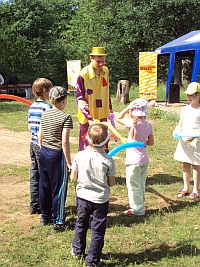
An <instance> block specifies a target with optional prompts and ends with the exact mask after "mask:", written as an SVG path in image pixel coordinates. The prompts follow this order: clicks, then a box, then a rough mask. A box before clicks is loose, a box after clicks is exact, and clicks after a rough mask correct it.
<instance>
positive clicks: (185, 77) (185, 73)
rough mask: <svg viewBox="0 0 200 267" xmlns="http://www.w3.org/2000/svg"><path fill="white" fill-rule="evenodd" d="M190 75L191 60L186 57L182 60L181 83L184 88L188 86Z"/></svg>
mask: <svg viewBox="0 0 200 267" xmlns="http://www.w3.org/2000/svg"><path fill="white" fill-rule="evenodd" d="M191 75H192V60H191V58H187V59H184V60H182V85H183V87H184V88H186V87H187V86H188V84H189V83H190V81H191Z"/></svg>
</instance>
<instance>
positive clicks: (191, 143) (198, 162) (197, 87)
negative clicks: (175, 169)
mask: <svg viewBox="0 0 200 267" xmlns="http://www.w3.org/2000/svg"><path fill="white" fill-rule="evenodd" d="M184 93H186V94H187V100H188V102H189V103H190V105H187V106H185V107H183V108H182V109H181V117H180V120H179V123H178V125H177V126H176V128H175V130H174V134H175V133H176V132H177V131H182V134H186V135H187V134H188V135H189V136H190V134H192V136H194V134H195V133H197V136H199V135H200V84H199V83H196V82H192V83H190V84H189V85H188V87H187V90H186V91H185V92H184ZM174 159H175V160H178V161H182V162H183V184H184V187H183V189H182V190H180V191H178V193H177V197H183V196H187V195H189V196H188V198H189V199H197V198H200V193H199V180H200V179H199V176H200V140H199V139H198V138H196V137H189V138H181V139H180V140H179V142H178V145H177V148H176V151H175V154H174ZM191 168H192V169H193V181H194V185H193V190H192V193H191V194H190V193H189V189H190V173H191Z"/></svg>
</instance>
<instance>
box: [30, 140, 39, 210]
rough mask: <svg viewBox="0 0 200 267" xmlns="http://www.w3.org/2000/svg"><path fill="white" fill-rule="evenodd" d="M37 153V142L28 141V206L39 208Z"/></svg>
mask: <svg viewBox="0 0 200 267" xmlns="http://www.w3.org/2000/svg"><path fill="white" fill-rule="evenodd" d="M39 155H40V147H39V145H38V144H36V143H33V142H31V143H30V158H31V166H30V208H31V209H39V179H40V175H39Z"/></svg>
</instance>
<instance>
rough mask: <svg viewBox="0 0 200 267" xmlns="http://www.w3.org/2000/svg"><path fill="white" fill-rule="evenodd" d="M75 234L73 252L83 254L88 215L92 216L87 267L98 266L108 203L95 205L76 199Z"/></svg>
mask: <svg viewBox="0 0 200 267" xmlns="http://www.w3.org/2000/svg"><path fill="white" fill-rule="evenodd" d="M76 201H77V215H78V219H77V221H76V232H75V236H74V239H73V242H72V247H73V252H74V254H76V255H83V254H85V248H86V235H87V230H88V228H89V220H90V215H92V221H91V230H92V239H91V243H90V247H89V249H88V255H87V256H86V258H85V259H86V263H87V266H93V264H96V265H97V264H98V263H99V261H100V257H101V251H102V248H103V246H104V236H105V231H106V217H107V213H108V202H106V203H102V204H96V203H93V202H90V201H87V200H84V199H81V198H78V197H77V200H76Z"/></svg>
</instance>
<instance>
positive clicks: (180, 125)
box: [174, 112, 183, 131]
mask: <svg viewBox="0 0 200 267" xmlns="http://www.w3.org/2000/svg"><path fill="white" fill-rule="evenodd" d="M182 125H183V114H182V112H181V116H180V120H179V122H178V125H177V126H176V127H175V129H174V130H175V131H181V130H182Z"/></svg>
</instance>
